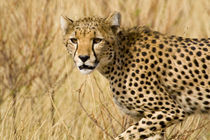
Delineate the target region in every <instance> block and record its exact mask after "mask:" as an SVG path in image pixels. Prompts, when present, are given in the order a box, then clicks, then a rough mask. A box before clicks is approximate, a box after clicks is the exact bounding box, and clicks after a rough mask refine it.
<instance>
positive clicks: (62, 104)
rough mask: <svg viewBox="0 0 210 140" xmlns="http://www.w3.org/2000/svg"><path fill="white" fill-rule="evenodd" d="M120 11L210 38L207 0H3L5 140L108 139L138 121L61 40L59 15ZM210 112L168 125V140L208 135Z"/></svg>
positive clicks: (0, 86)
mask: <svg viewBox="0 0 210 140" xmlns="http://www.w3.org/2000/svg"><path fill="white" fill-rule="evenodd" d="M111 11H120V12H121V14H122V25H123V26H135V25H147V26H150V27H151V28H153V29H154V30H157V31H160V32H162V33H166V34H174V35H180V36H184V37H198V38H200V37H210V1H209V0H170V1H169V0H168V1H167V0H115V1H114V0H113V1H111V0H51V1H50V0H0V138H1V139H2V140H13V139H14V140H30V139H32V140H38V139H40V140H47V139H49V140H88V139H89V140H102V139H111V137H115V136H117V134H119V133H120V132H122V131H123V130H125V129H126V128H127V127H128V126H129V124H130V123H132V120H131V119H130V118H129V117H127V116H124V115H123V114H121V113H120V112H119V111H118V109H117V107H115V105H114V103H113V102H112V94H111V92H110V90H109V85H108V82H107V80H106V79H105V78H103V77H102V76H101V75H100V74H99V73H98V72H93V73H92V74H91V75H81V74H80V73H79V72H78V70H77V69H75V68H74V65H73V62H72V60H71V59H70V57H69V55H68V54H67V52H66V50H65V47H64V46H63V44H62V36H61V32H60V29H59V18H60V15H66V16H69V17H70V18H72V19H78V18H80V17H83V16H93V15H97V16H102V17H105V16H107V15H108V14H109V13H110V12H111ZM209 120H210V119H209V117H208V115H206V116H200V115H196V116H192V117H189V118H188V119H187V120H186V121H184V122H183V123H181V124H178V125H173V126H171V127H170V128H169V129H167V135H166V136H167V139H172V138H174V139H176V140H210V123H209Z"/></svg>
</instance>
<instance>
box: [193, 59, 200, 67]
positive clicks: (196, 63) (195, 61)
mask: <svg viewBox="0 0 210 140" xmlns="http://www.w3.org/2000/svg"><path fill="white" fill-rule="evenodd" d="M193 62H194V64H195V66H197V67H199V64H198V61H197V60H196V59H194V61H193Z"/></svg>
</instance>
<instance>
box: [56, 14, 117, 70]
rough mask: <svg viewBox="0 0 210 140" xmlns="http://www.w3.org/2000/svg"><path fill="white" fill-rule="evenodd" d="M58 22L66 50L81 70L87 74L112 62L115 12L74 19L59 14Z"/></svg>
mask: <svg viewBox="0 0 210 140" xmlns="http://www.w3.org/2000/svg"><path fill="white" fill-rule="evenodd" d="M60 25H61V29H62V32H63V38H64V43H65V45H66V47H67V50H68V52H69V53H70V54H71V56H72V57H73V60H74V62H75V64H76V66H77V68H78V69H79V70H80V72H81V73H83V74H88V73H90V72H92V71H93V70H94V69H96V68H98V67H102V66H103V65H106V64H108V63H110V62H111V61H112V59H113V57H114V46H115V42H116V37H115V34H116V32H117V29H118V27H119V26H120V14H119V13H117V12H114V13H113V14H111V15H110V16H108V17H107V18H98V17H86V18H83V19H79V20H76V21H73V20H71V19H69V18H67V17H63V16H61V19H60Z"/></svg>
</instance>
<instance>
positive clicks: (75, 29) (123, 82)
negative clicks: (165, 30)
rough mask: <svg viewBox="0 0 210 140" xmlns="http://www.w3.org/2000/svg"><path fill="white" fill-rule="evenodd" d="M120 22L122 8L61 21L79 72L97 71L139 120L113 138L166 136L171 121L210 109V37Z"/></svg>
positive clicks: (153, 139) (118, 101)
mask: <svg viewBox="0 0 210 140" xmlns="http://www.w3.org/2000/svg"><path fill="white" fill-rule="evenodd" d="M120 22H121V15H120V13H119V12H114V13H112V14H110V15H109V16H108V17H106V18H99V17H85V18H82V19H79V20H76V21H73V20H71V19H69V18H67V17H64V16H61V19H60V25H61V29H62V33H63V39H64V44H65V46H66V48H67V50H68V52H69V53H70V55H71V56H72V58H73V60H74V63H75V65H76V67H77V68H78V69H79V71H80V72H81V73H83V74H89V73H91V72H92V71H93V70H97V71H99V72H100V73H101V74H102V75H103V76H105V77H106V78H107V79H108V80H109V83H110V87H111V90H112V92H113V99H114V102H115V103H116V105H117V106H118V107H119V109H120V110H122V111H123V112H124V113H125V114H127V115H129V116H131V117H134V118H137V120H138V121H137V122H136V123H135V124H133V125H132V126H130V127H129V128H128V129H127V130H126V131H124V132H123V133H122V134H120V135H119V136H117V137H116V138H115V140H141V139H146V140H159V139H163V137H164V132H165V129H166V128H167V127H169V126H171V125H172V124H175V123H178V122H181V121H183V120H184V119H185V118H186V117H187V116H189V115H191V114H195V113H208V112H210V38H206V39H205V38H202V39H196V38H184V37H179V36H173V35H165V34H162V33H159V32H157V31H153V30H151V29H150V28H148V27H145V26H137V27H132V28H123V27H121V26H120Z"/></svg>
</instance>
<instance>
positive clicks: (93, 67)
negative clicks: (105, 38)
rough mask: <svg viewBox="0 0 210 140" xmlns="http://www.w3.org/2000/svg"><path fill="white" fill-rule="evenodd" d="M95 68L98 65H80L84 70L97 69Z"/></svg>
mask: <svg viewBox="0 0 210 140" xmlns="http://www.w3.org/2000/svg"><path fill="white" fill-rule="evenodd" d="M95 68H96V66H88V65H85V64H83V65H81V66H79V69H80V70H84V69H89V70H93V69H95Z"/></svg>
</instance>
